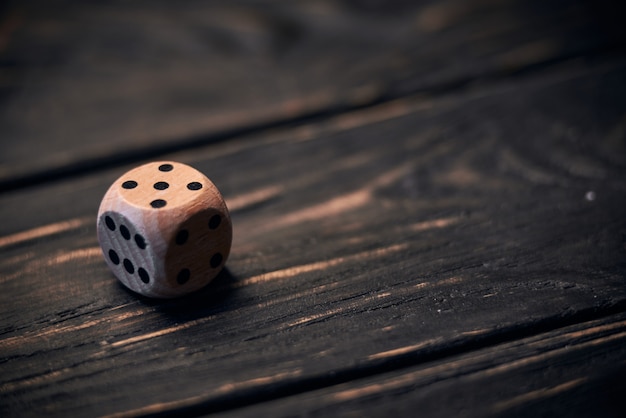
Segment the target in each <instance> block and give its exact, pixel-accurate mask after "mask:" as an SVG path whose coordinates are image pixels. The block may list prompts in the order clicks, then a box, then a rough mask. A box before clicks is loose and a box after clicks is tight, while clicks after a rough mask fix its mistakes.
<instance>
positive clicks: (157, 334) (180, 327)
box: [109, 316, 214, 347]
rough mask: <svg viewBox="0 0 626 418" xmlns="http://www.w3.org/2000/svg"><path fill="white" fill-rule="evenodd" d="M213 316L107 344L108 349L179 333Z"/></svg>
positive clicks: (209, 319) (211, 318)
mask: <svg viewBox="0 0 626 418" xmlns="http://www.w3.org/2000/svg"><path fill="white" fill-rule="evenodd" d="M213 318H214V316H207V317H205V318H201V319H196V320H194V321H189V322H185V323H184V324H180V325H175V326H173V327H169V328H164V329H161V330H158V331H154V332H149V333H147V334H142V335H137V336H136V337H131V338H127V339H125V340H120V341H115V342H112V343H110V344H109V346H110V347H121V346H124V345H128V344H134V343H138V342H141V341H145V340H149V339H152V338H156V337H161V336H163V335H167V334H171V333H172V332H176V331H180V330H183V329H187V328H191V327H193V326H196V325H198V324H202V323H204V322H208V321H211V320H213Z"/></svg>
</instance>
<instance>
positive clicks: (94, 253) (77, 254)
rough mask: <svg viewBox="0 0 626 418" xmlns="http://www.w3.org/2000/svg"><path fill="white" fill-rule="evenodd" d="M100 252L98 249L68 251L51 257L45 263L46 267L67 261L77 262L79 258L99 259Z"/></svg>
mask: <svg viewBox="0 0 626 418" xmlns="http://www.w3.org/2000/svg"><path fill="white" fill-rule="evenodd" d="M101 256H102V250H101V249H100V247H90V248H81V249H79V250H74V251H70V252H68V253H63V254H61V255H57V256H55V257H53V258H52V259H51V260H48V261H47V262H46V265H47V266H54V265H57V264H63V263H67V262H69V261H77V260H79V259H81V258H92V257H101Z"/></svg>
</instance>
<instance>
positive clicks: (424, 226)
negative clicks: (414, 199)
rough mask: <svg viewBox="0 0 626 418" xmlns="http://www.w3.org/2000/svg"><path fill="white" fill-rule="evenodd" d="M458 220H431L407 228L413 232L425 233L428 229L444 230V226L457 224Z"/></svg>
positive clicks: (451, 218)
mask: <svg viewBox="0 0 626 418" xmlns="http://www.w3.org/2000/svg"><path fill="white" fill-rule="evenodd" d="M459 220H460V218H459V217H458V216H454V217H449V218H440V219H433V220H430V221H424V222H418V223H416V224H413V225H411V226H409V228H408V229H410V230H411V231H413V232H420V231H426V230H428V229H435V228H445V227H446V226H450V225H453V224H455V223H457V222H458V221H459Z"/></svg>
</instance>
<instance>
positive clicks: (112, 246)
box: [98, 212, 156, 293]
mask: <svg viewBox="0 0 626 418" xmlns="http://www.w3.org/2000/svg"><path fill="white" fill-rule="evenodd" d="M98 227H99V229H103V228H105V229H106V230H103V231H101V230H99V231H98V235H99V236H103V237H104V236H106V238H103V239H102V241H104V242H106V244H107V245H106V246H104V247H103V248H102V251H103V253H104V256H105V259H106V261H107V264H108V265H109V268H111V270H112V271H113V273H114V274H115V276H116V277H117V278H119V279H120V281H121V282H122V283H124V284H125V285H126V286H127V287H129V288H130V289H133V290H135V289H142V288H144V287H148V286H149V285H150V282H151V281H154V279H155V275H156V266H155V265H154V262H153V257H151V256H150V254H149V252H150V251H151V249H150V248H148V247H149V242H147V241H146V238H145V237H144V234H145V232H143V233H140V232H139V231H137V227H136V226H135V225H133V223H132V222H130V220H128V219H127V218H126V217H124V215H122V214H120V213H117V212H105V213H103V214H102V216H101V217H100V220H99V222H98ZM139 293H142V292H139Z"/></svg>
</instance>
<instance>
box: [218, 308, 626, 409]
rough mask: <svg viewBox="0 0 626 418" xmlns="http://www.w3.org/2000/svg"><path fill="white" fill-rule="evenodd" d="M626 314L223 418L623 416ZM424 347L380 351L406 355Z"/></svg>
mask: <svg viewBox="0 0 626 418" xmlns="http://www.w3.org/2000/svg"><path fill="white" fill-rule="evenodd" d="M625 342H626V316H625V315H624V314H620V315H615V316H610V317H607V318H603V319H602V320H596V321H589V322H584V323H581V324H577V325H572V326H569V327H565V328H559V329H557V330H554V331H550V332H546V333H540V334H538V335H535V336H532V337H527V338H523V339H519V340H516V341H514V342H505V343H502V344H496V345H493V346H490V347H487V348H482V349H478V350H475V351H470V352H466V353H463V354H458V355H451V356H449V357H446V358H445V359H444V360H439V359H433V360H431V361H428V362H424V364H422V365H420V366H417V367H409V368H403V369H401V370H400V371H396V372H390V373H386V374H383V375H377V376H376V377H373V378H372V377H370V378H365V379H360V380H357V381H353V382H350V383H344V384H340V385H336V386H332V387H328V388H324V389H320V390H317V391H311V392H306V393H304V394H302V395H297V396H291V397H288V398H284V399H280V400H277V401H273V402H267V403H263V404H259V405H254V406H251V407H248V408H242V409H237V410H236V411H234V412H230V413H225V414H223V416H238V417H248V416H257V417H258V416H289V415H292V414H293V413H294V411H306V414H307V415H308V416H329V415H339V416H349V415H361V414H363V412H364V411H367V412H366V415H368V416H389V414H394V415H397V416H414V415H416V414H419V415H422V416H432V417H439V416H441V417H449V416H450V415H454V416H477V417H478V416H480V417H487V416H506V417H518V416H519V417H527V416H568V417H589V416H603V417H619V416H622V415H623V411H624V406H626V401H625V400H624V399H623V396H622V388H623V383H622V382H623V380H622V379H623V377H624V376H625V373H626V364H625V363H624V359H625V358H626V352H625V351H626V349H625V344H624V343H625ZM415 349H416V348H411V350H406V351H405V352H404V353H403V352H400V351H399V350H394V351H390V352H383V353H378V354H375V355H373V356H371V358H372V359H373V360H378V361H383V359H391V358H394V357H396V358H398V359H400V358H401V356H402V355H404V354H406V353H408V352H410V351H414V350H415Z"/></svg>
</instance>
